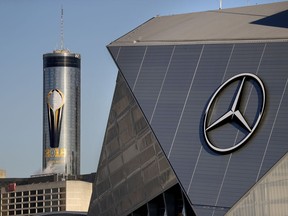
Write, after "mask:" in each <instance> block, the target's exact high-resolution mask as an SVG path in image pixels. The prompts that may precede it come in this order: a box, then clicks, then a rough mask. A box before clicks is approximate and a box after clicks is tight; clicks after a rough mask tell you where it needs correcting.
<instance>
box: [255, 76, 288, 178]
mask: <svg viewBox="0 0 288 216" xmlns="http://www.w3.org/2000/svg"><path fill="white" fill-rule="evenodd" d="M287 83H288V78H287V80H286V84H285V87H284V90H283V93H282V96H281V99H280V102H279V106H278V109H277V112H276V116H275V119H274V121H273V125H272V128H271V132H270V134H269V138H268V141H267V144H266V148H265V151H264V154H263V158H262V161H261V164H260V167H259V171H258V174H257V178H256V182H257V181H258V179H259V175H260V172H261V169H262V166H263V162H264V158H265V156H266V153H267V149H268V145H269V143H270V139H271V136H272V133H273V130H274V126H275V124H276V120H277V117H278V113H279V110H280V107H281V104H282V101H283V98H284V95H285V91H286V88H287Z"/></svg>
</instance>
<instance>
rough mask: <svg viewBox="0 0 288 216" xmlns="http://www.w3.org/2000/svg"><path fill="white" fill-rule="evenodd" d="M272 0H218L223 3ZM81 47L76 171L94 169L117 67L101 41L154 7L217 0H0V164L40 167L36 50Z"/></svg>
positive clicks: (214, 4)
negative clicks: (79, 114) (62, 21)
mask: <svg viewBox="0 0 288 216" xmlns="http://www.w3.org/2000/svg"><path fill="white" fill-rule="evenodd" d="M272 2H276V1H272V0H258V1H254V0H237V1H236V0H229V1H228V0H226V1H225V0H223V4H222V5H223V8H224V9H225V8H231V7H239V6H247V5H255V4H265V3H272ZM61 6H63V8H64V38H65V39H64V46H65V48H68V49H69V50H70V51H72V52H75V53H80V54H81V58H82V60H81V73H82V74H81V173H82V174H84V173H91V172H95V171H96V168H97V165H98V160H99V155H100V151H101V147H102V142H103V137H104V133H105V129H106V123H107V118H108V114H109V110H110V105H111V100H112V96H113V93H114V88H115V80H116V75H117V68H116V66H115V64H114V62H113V60H112V58H111V57H110V55H109V53H108V51H107V49H106V46H107V45H108V44H109V43H111V42H112V41H114V40H116V39H117V38H119V37H121V36H122V35H124V34H126V33H127V32H129V31H131V30H132V29H134V28H135V27H137V26H138V25H140V24H142V23H143V22H145V21H147V20H148V19H150V18H152V17H154V16H157V15H160V16H161V15H173V14H180V13H190V12H197V11H207V10H216V9H218V8H219V1H217V0H213V1H212V0H198V1H196V0H193V1H192V0H81V1H80V0H42V1H39V0H23V1H20V0H0V75H1V76H0V169H5V170H6V172H7V176H8V177H29V176H30V175H33V174H36V173H38V172H40V170H41V167H42V109H43V107H42V103H43V98H42V97H43V95H42V94H43V92H42V88H43V86H42V85H43V84H42V81H43V67H42V64H43V62H42V55H43V54H44V53H48V52H52V51H53V50H54V49H57V48H59V46H60V12H61Z"/></svg>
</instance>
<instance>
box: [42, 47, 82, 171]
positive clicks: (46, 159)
mask: <svg viewBox="0 0 288 216" xmlns="http://www.w3.org/2000/svg"><path fill="white" fill-rule="evenodd" d="M80 69H81V57H80V55H79V54H75V53H70V52H69V51H68V50H56V51H54V52H53V53H47V54H44V55H43V172H44V173H63V174H66V175H78V174H80V79H81V76H80V75H81V74H80V71H81V70H80Z"/></svg>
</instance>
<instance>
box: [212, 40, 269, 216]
mask: <svg viewBox="0 0 288 216" xmlns="http://www.w3.org/2000/svg"><path fill="white" fill-rule="evenodd" d="M265 49H266V44H265V46H264V48H263V50H262V54H261V57H260V60H259V63H258V66H257V69H256V74H258V71H259V68H260V65H261V63H262V59H263V56H264V52H265ZM251 93H252V86H251V88H250V92H249V96H248V99H247V103H246V105H245V108H244V113H245V111H246V109H247V106H248V102H249V98H250V96H251ZM238 134H239V131H237V133H236V136H235V140H234V145H235V143H236V141H237V137H238ZM232 155H233V153H231V154H230V156H229V159H228V163H227V165H226V169H225V172H224V176H223V179H222V182H221V185H220V189H219V193H218V195H217V199H216V202H215V206H217V204H218V201H219V198H220V194H221V191H222V188H223V185H224V181H225V178H226V174H227V171H228V168H229V165H230V161H231V158H232ZM214 213H215V210H214V211H213V213H212V216H213V215H214Z"/></svg>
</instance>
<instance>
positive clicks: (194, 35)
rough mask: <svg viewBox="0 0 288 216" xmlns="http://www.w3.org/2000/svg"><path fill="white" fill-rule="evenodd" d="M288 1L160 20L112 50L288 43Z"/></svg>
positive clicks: (126, 37)
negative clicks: (206, 44) (204, 44)
mask: <svg viewBox="0 0 288 216" xmlns="http://www.w3.org/2000/svg"><path fill="white" fill-rule="evenodd" d="M287 20H288V1H285V2H277V3H272V4H263V5H254V6H247V7H239V8H232V9H223V10H212V11H206V12H195V13H189V14H180V15H171V16H157V17H154V18H152V19H150V20H148V21H147V22H145V23H143V24H142V25H140V26H138V27H137V28H135V29H134V30H132V31H131V32H129V33H127V34H126V35H124V36H122V37H120V38H119V39H117V40H115V41H114V42H112V43H111V44H110V45H109V46H127V45H132V46H133V45H138V46H139V45H147V44H149V45H153V44H157V45H159V44H179V43H180V44H181V43H182V44H184V43H185V44H187V43H217V42H221V43H223V42H225V41H227V42H231V41H233V42H235V41H237V42H241V41H245V42H247V41H255V40H257V41H261V40H280V41H287V40H288V22H287Z"/></svg>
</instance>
